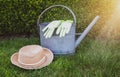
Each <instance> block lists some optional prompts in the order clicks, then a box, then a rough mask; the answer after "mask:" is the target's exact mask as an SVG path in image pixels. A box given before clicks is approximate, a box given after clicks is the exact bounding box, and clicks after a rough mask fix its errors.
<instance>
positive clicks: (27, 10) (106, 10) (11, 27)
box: [0, 0, 115, 37]
mask: <svg viewBox="0 0 120 77" xmlns="http://www.w3.org/2000/svg"><path fill="white" fill-rule="evenodd" d="M114 2H115V0H87V1H86V0H0V35H14V34H26V35H36V34H37V33H38V31H37V24H36V23H37V19H38V16H39V14H40V13H41V12H42V11H43V10H44V9H45V8H47V7H49V6H51V5H53V4H62V5H65V6H68V7H69V8H70V9H72V10H73V11H74V13H75V15H76V17H77V32H82V31H83V30H84V29H85V28H86V26H87V25H88V24H89V23H90V22H91V20H92V19H93V18H94V17H95V16H96V15H99V16H100V17H101V18H100V20H99V21H98V23H97V24H96V25H95V26H94V28H93V29H92V31H91V32H90V34H89V35H90V36H92V37H94V36H96V35H98V34H99V31H100V29H101V27H103V24H105V22H106V20H107V19H109V17H110V15H111V14H112V13H113V8H114V6H113V5H114ZM55 19H72V16H71V15H70V13H69V12H68V11H67V10H65V9H63V8H54V9H51V10H50V11H48V12H46V13H45V14H44V15H43V17H42V18H41V20H42V22H50V21H52V20H55Z"/></svg>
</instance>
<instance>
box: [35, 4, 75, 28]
mask: <svg viewBox="0 0 120 77" xmlns="http://www.w3.org/2000/svg"><path fill="white" fill-rule="evenodd" d="M53 7H63V8H66V9H67V10H68V11H69V12H70V13H71V14H72V16H73V18H74V24H75V25H76V16H75V14H74V13H73V11H72V10H71V9H70V8H68V7H67V6H64V5H52V6H50V7H48V8H46V9H45V10H43V12H42V13H41V14H40V15H39V17H38V20H37V26H39V23H40V17H41V16H42V15H43V14H44V13H45V12H46V11H47V10H49V9H51V8H53Z"/></svg>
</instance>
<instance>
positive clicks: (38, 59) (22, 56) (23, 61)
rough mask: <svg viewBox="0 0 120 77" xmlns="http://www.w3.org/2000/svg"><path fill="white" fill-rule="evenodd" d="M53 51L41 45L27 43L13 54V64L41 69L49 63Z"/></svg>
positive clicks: (25, 67)
mask: <svg viewBox="0 0 120 77" xmlns="http://www.w3.org/2000/svg"><path fill="white" fill-rule="evenodd" d="M52 60H53V53H52V52H51V51H50V50H49V49H47V48H43V47H41V46H39V45H27V46H24V47H22V48H21V49H20V50H19V52H17V53H14V54H13V55H12V56H11V62H12V64H14V65H16V66H18V67H21V68H24V69H40V68H42V67H45V66H47V65H49V64H50V63H51V62H52Z"/></svg>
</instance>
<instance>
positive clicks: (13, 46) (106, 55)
mask: <svg viewBox="0 0 120 77" xmlns="http://www.w3.org/2000/svg"><path fill="white" fill-rule="evenodd" d="M29 44H39V38H36V37H30V38H25V37H21V38H18V37H17V38H9V39H1V40H0V77H120V42H118V41H109V42H106V41H99V40H93V39H91V38H89V37H87V38H85V39H84V40H83V41H82V43H81V44H80V45H79V47H78V48H77V49H76V53H75V54H74V55H67V56H55V57H54V61H53V62H52V63H51V64H50V65H49V66H47V67H44V68H42V69H38V70H24V69H21V68H19V67H16V66H14V65H12V64H11V62H10V57H11V55H12V54H13V53H15V52H17V51H18V50H19V48H21V47H22V46H24V45H29Z"/></svg>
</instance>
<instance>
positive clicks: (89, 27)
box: [75, 16, 100, 48]
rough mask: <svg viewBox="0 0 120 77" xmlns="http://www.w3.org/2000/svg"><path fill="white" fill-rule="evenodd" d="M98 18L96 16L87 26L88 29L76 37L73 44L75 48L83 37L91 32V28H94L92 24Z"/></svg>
mask: <svg viewBox="0 0 120 77" xmlns="http://www.w3.org/2000/svg"><path fill="white" fill-rule="evenodd" d="M99 18H100V17H99V16H96V17H95V18H94V19H93V21H92V22H91V23H90V24H89V25H88V27H87V28H86V29H85V30H84V31H83V33H82V34H81V35H80V36H79V37H78V39H77V40H76V42H75V48H76V47H77V46H78V45H79V44H80V43H81V41H82V40H83V39H84V38H85V36H86V35H87V34H88V32H89V31H90V30H91V28H92V27H93V26H94V24H95V23H96V22H97V20H98V19H99Z"/></svg>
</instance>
